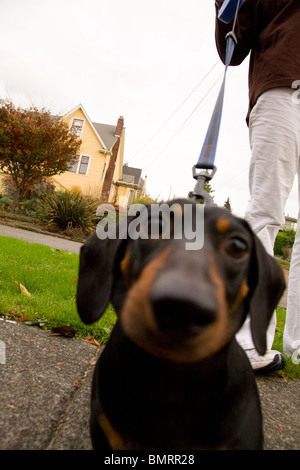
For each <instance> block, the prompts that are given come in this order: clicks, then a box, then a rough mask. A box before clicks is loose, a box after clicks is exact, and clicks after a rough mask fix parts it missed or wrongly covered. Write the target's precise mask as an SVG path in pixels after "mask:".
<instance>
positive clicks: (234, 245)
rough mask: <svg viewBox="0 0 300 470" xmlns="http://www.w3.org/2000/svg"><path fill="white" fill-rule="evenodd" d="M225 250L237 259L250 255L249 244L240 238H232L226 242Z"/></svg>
mask: <svg viewBox="0 0 300 470" xmlns="http://www.w3.org/2000/svg"><path fill="white" fill-rule="evenodd" d="M224 248H225V251H226V253H227V254H228V255H230V256H231V257H232V258H236V259H241V258H243V256H244V255H245V254H246V253H248V244H247V242H246V241H245V240H243V239H242V238H239V237H232V238H229V239H228V240H226V242H225V245H224Z"/></svg>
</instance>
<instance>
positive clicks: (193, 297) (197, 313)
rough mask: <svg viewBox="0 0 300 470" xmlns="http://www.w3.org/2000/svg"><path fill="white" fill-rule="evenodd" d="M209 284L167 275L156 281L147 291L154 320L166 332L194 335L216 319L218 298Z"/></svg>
mask: <svg viewBox="0 0 300 470" xmlns="http://www.w3.org/2000/svg"><path fill="white" fill-rule="evenodd" d="M207 289H209V287H208V286H206V287H205V286H201V285H197V284H196V283H191V284H189V283H188V282H187V281H185V282H183V281H182V279H181V280H178V279H175V278H167V279H165V280H160V281H159V282H157V283H156V284H155V285H154V286H153V288H152V290H151V293H150V302H151V306H152V309H153V312H154V315H155V320H156V322H157V324H158V327H159V328H160V330H162V331H164V332H165V333H168V332H170V333H178V334H179V335H180V334H182V335H185V336H186V335H188V336H194V335H197V334H199V333H200V332H201V331H202V330H203V329H204V328H205V327H206V326H207V325H209V324H210V323H212V322H213V321H214V320H215V319H216V315H217V309H218V305H217V301H216V299H215V296H214V295H213V293H211V295H207Z"/></svg>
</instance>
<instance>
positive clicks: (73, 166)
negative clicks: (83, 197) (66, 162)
mask: <svg viewBox="0 0 300 470" xmlns="http://www.w3.org/2000/svg"><path fill="white" fill-rule="evenodd" d="M79 158H80V156H79V155H76V160H74V163H73V165H71V166H70V168H69V170H68V171H72V173H77V168H78V162H79Z"/></svg>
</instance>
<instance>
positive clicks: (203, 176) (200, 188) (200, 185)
mask: <svg viewBox="0 0 300 470" xmlns="http://www.w3.org/2000/svg"><path fill="white" fill-rule="evenodd" d="M216 171H217V167H216V166H214V167H213V169H212V171H211V173H209V172H208V171H207V170H205V171H201V172H200V173H197V169H196V165H194V166H193V178H194V179H195V180H196V185H195V188H194V191H191V192H190V193H189V198H190V199H193V200H195V201H198V200H199V199H200V201H199V202H201V203H202V204H204V205H206V206H212V197H211V196H210V195H209V194H208V192H207V191H206V190H205V189H204V185H205V183H207V182H208V181H210V180H211V179H212V178H213V176H214V174H215V173H216Z"/></svg>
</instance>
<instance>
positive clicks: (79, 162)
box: [68, 155, 90, 175]
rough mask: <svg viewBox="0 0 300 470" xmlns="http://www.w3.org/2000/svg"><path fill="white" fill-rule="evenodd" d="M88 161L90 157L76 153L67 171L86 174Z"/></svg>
mask: <svg viewBox="0 0 300 470" xmlns="http://www.w3.org/2000/svg"><path fill="white" fill-rule="evenodd" d="M89 162H90V157H88V156H87V155H76V160H75V162H74V163H73V165H71V166H70V168H69V170H68V171H71V172H72V173H77V174H80V175H86V174H87V172H88V166H89Z"/></svg>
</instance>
